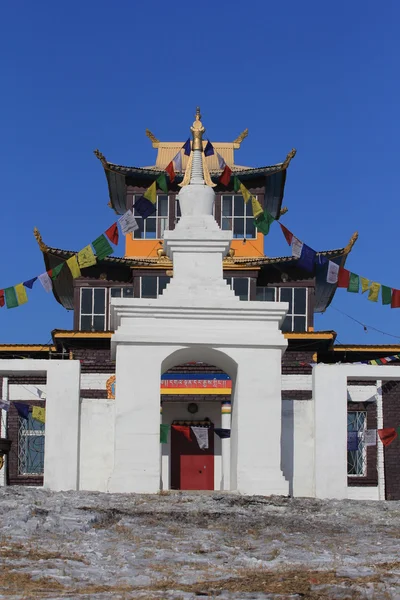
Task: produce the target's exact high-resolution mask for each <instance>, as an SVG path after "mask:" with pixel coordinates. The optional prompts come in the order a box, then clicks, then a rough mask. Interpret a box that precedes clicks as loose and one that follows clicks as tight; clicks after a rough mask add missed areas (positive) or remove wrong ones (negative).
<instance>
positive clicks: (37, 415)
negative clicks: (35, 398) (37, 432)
mask: <svg viewBox="0 0 400 600" xmlns="http://www.w3.org/2000/svg"><path fill="white" fill-rule="evenodd" d="M32 419H36V421H40V422H41V423H45V422H46V409H45V408H42V407H41V406H32Z"/></svg>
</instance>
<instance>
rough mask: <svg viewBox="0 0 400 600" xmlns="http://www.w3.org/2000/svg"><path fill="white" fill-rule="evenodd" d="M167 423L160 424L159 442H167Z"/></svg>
mask: <svg viewBox="0 0 400 600" xmlns="http://www.w3.org/2000/svg"><path fill="white" fill-rule="evenodd" d="M168 431H169V425H160V442H161V444H167V443H168Z"/></svg>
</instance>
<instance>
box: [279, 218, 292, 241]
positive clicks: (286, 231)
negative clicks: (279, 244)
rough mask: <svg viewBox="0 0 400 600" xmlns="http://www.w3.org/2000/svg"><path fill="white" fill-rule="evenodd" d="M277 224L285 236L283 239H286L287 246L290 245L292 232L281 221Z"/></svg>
mask: <svg viewBox="0 0 400 600" xmlns="http://www.w3.org/2000/svg"><path fill="white" fill-rule="evenodd" d="M279 225H280V226H281V229H282V233H283V235H284V236H285V240H286V241H287V243H288V244H289V246H291V245H292V239H293V233H292V232H291V231H289V229H288V228H287V227H285V226H284V225H282V223H279Z"/></svg>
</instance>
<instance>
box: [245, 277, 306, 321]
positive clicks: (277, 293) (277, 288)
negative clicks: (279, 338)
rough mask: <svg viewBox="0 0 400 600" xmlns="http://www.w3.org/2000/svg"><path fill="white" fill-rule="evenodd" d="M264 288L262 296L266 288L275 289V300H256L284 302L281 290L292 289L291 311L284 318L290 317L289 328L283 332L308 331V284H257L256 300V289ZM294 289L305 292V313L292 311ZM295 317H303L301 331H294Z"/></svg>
mask: <svg viewBox="0 0 400 600" xmlns="http://www.w3.org/2000/svg"><path fill="white" fill-rule="evenodd" d="M261 289H262V290H264V296H265V290H266V289H269V290H271V289H274V290H275V300H258V302H286V300H281V292H282V290H288V289H290V290H291V291H292V312H288V313H287V315H286V317H285V319H286V318H287V317H290V319H291V328H290V330H288V331H287V332H285V333H302V332H303V331H304V332H306V331H308V328H309V315H310V311H311V307H310V289H311V288H310V287H308V286H305V285H303V286H301V285H292V284H290V285H281V286H277V285H271V286H269V285H257V286H256V300H257V290H261ZM294 290H304V293H305V297H306V298H305V313H295V312H294ZM295 317H304V318H305V329H304V330H303V329H302V330H301V331H296V330H295V329H294V319H295Z"/></svg>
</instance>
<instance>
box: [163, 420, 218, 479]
mask: <svg viewBox="0 0 400 600" xmlns="http://www.w3.org/2000/svg"><path fill="white" fill-rule="evenodd" d="M173 425H179V426H182V425H184V426H188V427H189V430H188V431H189V432H190V440H189V439H188V438H187V437H186V436H185V435H184V434H183V433H182V432H181V431H179V430H177V429H175V428H174V427H173ZM191 426H196V427H204V429H206V431H207V435H208V448H204V449H202V448H200V446H199V444H198V442H197V440H196V436H195V435H194V433H193V432H192V431H191V429H190V427H191ZM171 489H173V490H213V489H214V426H213V424H212V423H211V421H209V420H207V421H173V423H172V427H171Z"/></svg>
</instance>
